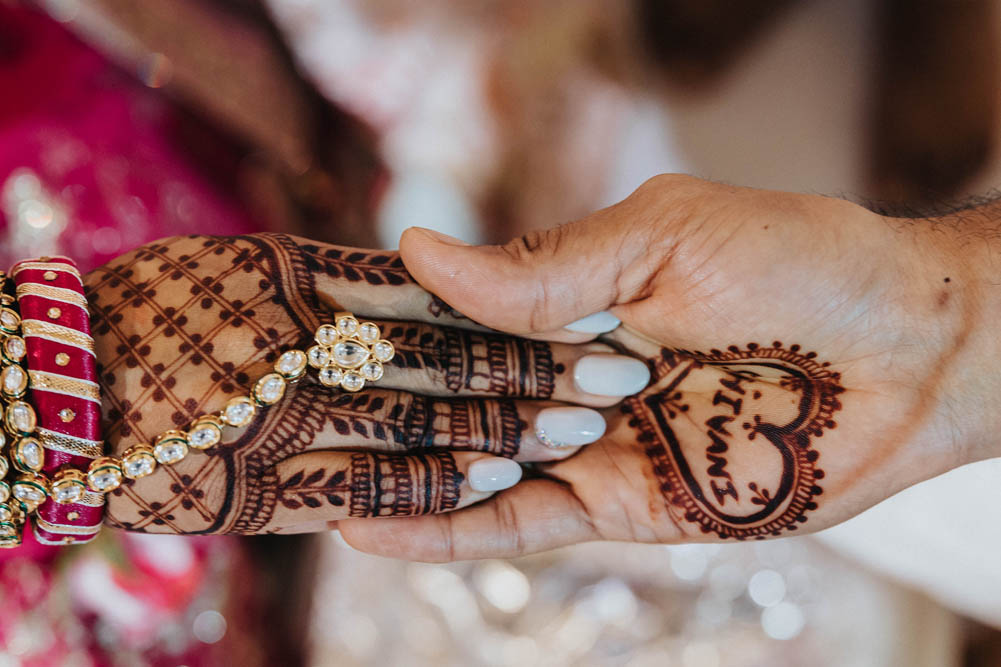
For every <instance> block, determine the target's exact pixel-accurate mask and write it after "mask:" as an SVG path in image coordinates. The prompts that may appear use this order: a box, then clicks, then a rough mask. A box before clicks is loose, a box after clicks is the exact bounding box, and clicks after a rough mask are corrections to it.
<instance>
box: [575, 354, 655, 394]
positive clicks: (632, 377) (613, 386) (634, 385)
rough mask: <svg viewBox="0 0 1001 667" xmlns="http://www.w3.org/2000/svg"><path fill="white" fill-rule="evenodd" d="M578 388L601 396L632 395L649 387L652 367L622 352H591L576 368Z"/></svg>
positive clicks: (580, 360) (581, 359)
mask: <svg viewBox="0 0 1001 667" xmlns="http://www.w3.org/2000/svg"><path fill="white" fill-rule="evenodd" d="M573 379H574V382H576V383H577V388H578V389H580V390H581V391H584V392H587V393H589V394H598V395H599V396H631V395H633V394H635V393H636V392H639V391H642V390H643V389H644V388H646V386H647V383H649V382H650V369H649V368H647V366H646V364H644V363H643V362H642V361H640V360H639V359H633V358H632V357H626V356H623V355H621V354H588V355H586V356H583V357H581V358H580V359H579V360H578V361H577V364H576V365H575V366H574V369H573Z"/></svg>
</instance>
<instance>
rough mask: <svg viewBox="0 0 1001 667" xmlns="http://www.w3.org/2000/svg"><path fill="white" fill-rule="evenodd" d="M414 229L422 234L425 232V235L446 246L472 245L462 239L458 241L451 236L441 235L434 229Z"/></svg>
mask: <svg viewBox="0 0 1001 667" xmlns="http://www.w3.org/2000/svg"><path fill="white" fill-rule="evenodd" d="M414 229H419V230H421V231H422V232H424V233H425V234H427V235H428V236H430V237H431V238H433V239H434V240H435V241H438V242H440V243H444V244H446V245H454V246H468V245H470V244H469V243H466V242H465V241H463V240H462V239H457V238H455V237H454V236H449V235H448V234H443V233H441V232H439V231H437V230H434V229H428V228H427V227H414Z"/></svg>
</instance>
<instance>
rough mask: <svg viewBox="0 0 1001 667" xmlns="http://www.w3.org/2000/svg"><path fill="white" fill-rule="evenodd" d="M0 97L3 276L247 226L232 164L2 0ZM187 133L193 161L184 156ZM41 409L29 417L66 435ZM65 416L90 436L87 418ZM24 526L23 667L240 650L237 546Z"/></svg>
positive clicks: (146, 92) (205, 138)
mask: <svg viewBox="0 0 1001 667" xmlns="http://www.w3.org/2000/svg"><path fill="white" fill-rule="evenodd" d="M0 90H2V91H4V93H3V95H2V97H0V266H2V267H3V268H6V267H8V266H10V265H11V264H13V263H14V262H15V261H17V260H19V259H23V258H26V257H32V256H38V255H67V256H69V257H72V258H74V260H75V261H76V262H77V264H78V265H79V266H80V269H81V271H84V272H86V271H87V270H89V269H90V268H93V267H95V266H98V265H100V264H102V263H104V262H106V261H108V260H110V259H112V258H113V257H115V256H117V255H120V254H122V253H123V252H126V251H128V250H130V249H131V248H134V247H136V246H138V245H141V244H143V243H146V242H149V241H152V240H154V239H156V238H160V237H164V236H169V235H175V234H187V233H196V232H197V233H205V232H207V231H210V232H211V233H214V234H238V233H247V232H253V231H256V229H255V227H254V225H253V223H252V222H251V221H250V216H249V215H248V214H247V212H246V211H244V210H242V209H241V207H240V204H239V201H238V200H237V198H236V197H235V196H234V195H233V194H232V192H231V189H230V188H229V184H228V183H226V182H225V180H224V179H221V178H219V177H218V174H227V173H233V171H235V170H234V169H231V168H229V167H231V166H232V165H233V164H235V161H236V160H237V157H238V155H237V154H236V152H235V151H234V150H232V148H231V147H230V146H228V145H227V144H225V142H224V141H221V140H215V139H213V138H212V134H211V133H206V132H204V130H203V128H200V127H199V126H198V125H197V124H196V123H194V122H193V121H192V120H190V119H188V118H187V117H186V116H185V115H184V114H182V113H180V112H179V111H177V110H176V109H175V108H174V107H172V106H171V104H170V103H169V102H168V101H167V100H165V99H163V97H162V96H160V95H159V94H158V93H157V92H156V91H154V90H150V89H147V88H145V87H144V86H142V85H141V84H140V83H138V82H137V81H135V80H134V79H132V78H130V77H129V76H128V75H127V74H126V73H124V72H122V71H120V70H119V69H117V68H116V67H114V66H112V65H111V64H109V63H108V62H107V61H105V60H104V59H103V58H102V57H101V56H100V55H99V54H98V53H97V52H95V51H94V50H93V49H91V48H89V47H88V46H86V45H85V44H83V43H81V42H80V41H79V40H77V39H76V38H75V37H74V36H72V35H71V34H70V33H69V32H67V31H66V30H65V29H64V28H63V27H62V26H60V25H59V24H58V23H56V22H54V21H52V20H51V19H49V18H47V17H46V16H44V15H43V14H41V13H39V12H37V11H34V10H29V9H16V8H11V7H8V6H6V5H3V4H0ZM191 136H197V137H198V139H197V143H198V155H199V158H198V160H197V162H196V161H195V159H193V158H192V157H191V155H192V154H191V153H189V152H188V151H187V150H186V149H185V148H183V146H184V145H185V139H184V138H185V137H188V138H189V139H188V142H189V143H190V137H191ZM36 278H37V276H36ZM77 287H78V286H77ZM42 301H44V300H41V299H39V303H38V304H37V305H38V306H39V307H40V308H42V309H43V310H44V309H45V304H44V303H42ZM26 307H29V308H30V307H32V306H30V304H26ZM77 315H79V313H76V314H74V313H73V312H71V311H69V312H67V313H66V314H65V317H66V318H69V319H67V322H66V323H68V324H76V325H81V326H82V325H83V324H85V322H83V323H81V322H76V321H75V320H74V321H73V322H70V319H72V318H73V317H76V316H77ZM35 348H36V349H35V350H34V351H35V352H37V351H38V349H40V348H39V347H38V345H36V346H35ZM49 352H51V350H49ZM49 356H51V355H49ZM30 363H31V362H29V365H30ZM35 363H39V362H38V361H37V360H36V362H35ZM80 370H81V372H84V370H83V369H80ZM62 372H64V373H65V372H67V371H65V370H64V371H62ZM91 372H93V369H91ZM95 377H96V376H95ZM39 403H41V404H42V415H41V418H42V419H43V420H46V421H47V423H49V424H50V427H51V428H53V429H61V430H63V431H64V432H68V431H67V430H66V429H62V427H61V426H60V425H59V424H60V422H59V420H58V418H56V419H53V417H54V415H48V414H47V413H46V412H45V404H46V402H45V401H44V400H39ZM77 407H78V408H79V409H78V410H77V412H78V414H80V415H81V417H80V419H81V421H80V422H79V423H80V425H81V426H82V427H83V429H82V430H80V433H81V434H84V435H83V436H82V437H90V436H87V435H86V433H96V431H95V429H94V426H95V423H94V418H95V415H99V410H98V409H96V406H94V405H80V406H77ZM88 424H89V426H88ZM72 434H73V435H77V433H76V432H74V433H72ZM47 454H49V455H50V456H51V453H50V452H47ZM76 458H81V457H76ZM48 502H50V503H51V501H48ZM59 511H62V510H55V509H53V510H52V512H56V513H51V512H50V514H51V517H53V518H54V519H56V520H57V521H56V522H57V523H58V521H59V520H61V519H59V517H60V516H61V515H59V514H58V512H59ZM63 518H65V517H63ZM30 533H31V531H26V535H25V543H24V545H23V546H22V547H20V548H19V549H14V550H9V551H0V591H2V594H3V595H2V597H3V604H0V647H3V649H2V650H4V651H8V652H10V653H11V654H13V655H15V656H16V657H18V658H20V659H21V660H22V661H23V663H24V664H31V665H33V666H36V667H42V666H46V665H52V666H53V667H55V666H62V665H69V664H74V665H76V664H79V665H107V664H112V658H111V656H112V655H114V656H116V657H115V664H126V663H128V664H137V663H138V664H148V665H164V666H166V665H172V666H173V665H179V664H184V665H188V666H189V667H200V666H208V665H218V664H231V663H230V662H229V659H231V658H233V657H234V656H235V655H237V654H239V651H236V653H234V652H233V651H234V650H235V649H234V647H237V646H239V643H240V642H241V639H242V640H243V641H244V642H245V641H246V637H245V636H244V635H245V634H246V633H245V632H243V631H241V627H243V626H245V625H246V623H243V621H244V620H246V619H245V618H241V616H240V615H241V614H243V615H244V616H251V615H253V614H254V602H253V600H252V599H250V598H247V599H244V600H241V601H237V600H234V599H233V596H234V595H239V594H240V593H233V592H232V589H233V588H237V587H231V586H229V585H228V582H229V581H231V579H232V578H233V577H243V578H247V577H248V576H250V572H248V568H249V567H250V566H249V565H248V564H247V561H246V558H245V557H244V556H243V554H242V549H241V547H240V544H241V543H240V541H239V540H237V539H235V538H226V537H206V538H193V539H189V538H182V537H175V536H143V535H128V534H125V533H122V532H119V531H108V530H105V531H103V533H101V535H100V536H99V537H98V538H97V539H95V540H94V541H93V542H92V543H91V544H89V545H86V546H76V547H73V546H69V547H50V546H44V545H41V544H39V543H38V542H37V541H36V540H35V539H34V538H33V537H32V536H31V534H30ZM45 535H46V537H49V538H55V537H56V536H54V535H52V534H49V533H45ZM167 555H169V556H170V557H169V558H167V557H166V556H167ZM244 597H245V598H246V597H247V596H246V595H244ZM234 609H238V610H239V611H237V612H234V611H233V610H234ZM199 610H200V611H199ZM227 610H228V611H227ZM210 612H211V613H210ZM206 614H207V615H206ZM220 619H222V621H220ZM241 632H243V635H242V634H241ZM129 658H131V659H132V660H131V661H130V660H129Z"/></svg>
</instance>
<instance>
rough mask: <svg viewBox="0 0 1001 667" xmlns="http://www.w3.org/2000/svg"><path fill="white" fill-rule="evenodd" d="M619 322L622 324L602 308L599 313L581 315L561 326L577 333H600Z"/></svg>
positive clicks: (609, 329) (610, 328) (605, 331)
mask: <svg viewBox="0 0 1001 667" xmlns="http://www.w3.org/2000/svg"><path fill="white" fill-rule="evenodd" d="M620 324H622V320H620V319H619V318H617V317H616V316H615V315H612V314H611V313H610V312H608V311H607V310H603V311H601V312H599V313H594V314H593V315H588V316H587V317H582V318H580V319H579V320H577V321H576V322H571V323H570V324H568V325H566V326H565V327H563V328H564V329H567V330H568V331H576V332H577V333H589V334H601V333H608V332H609V331H611V330H612V329H614V328H615V327H617V326H619V325H620Z"/></svg>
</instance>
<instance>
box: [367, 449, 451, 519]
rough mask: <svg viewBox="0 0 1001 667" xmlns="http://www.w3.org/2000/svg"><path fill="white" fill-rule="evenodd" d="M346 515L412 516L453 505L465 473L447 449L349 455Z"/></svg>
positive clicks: (445, 509)
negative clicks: (407, 454) (406, 454)
mask: <svg viewBox="0 0 1001 667" xmlns="http://www.w3.org/2000/svg"><path fill="white" fill-rule="evenodd" d="M350 477H351V481H350V492H351V504H350V515H351V516H353V517H376V516H415V515H418V514H429V513H433V512H445V511H448V510H451V509H455V507H456V506H458V504H459V497H460V486H461V485H462V482H463V481H464V480H465V478H466V477H465V475H463V474H462V473H461V472H459V470H458V467H457V466H456V464H455V457H454V456H452V455H451V454H450V453H448V452H437V453H433V454H426V455H423V456H387V455H385V454H363V453H357V454H353V455H352V456H351V468H350Z"/></svg>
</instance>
